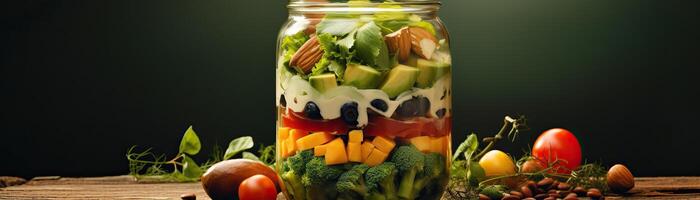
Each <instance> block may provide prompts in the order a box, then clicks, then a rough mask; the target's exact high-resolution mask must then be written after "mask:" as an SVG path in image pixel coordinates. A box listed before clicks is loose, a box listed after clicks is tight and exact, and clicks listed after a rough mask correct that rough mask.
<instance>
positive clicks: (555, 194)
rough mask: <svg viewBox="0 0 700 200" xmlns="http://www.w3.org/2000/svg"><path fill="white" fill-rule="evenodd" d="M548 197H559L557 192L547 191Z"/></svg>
mask: <svg viewBox="0 0 700 200" xmlns="http://www.w3.org/2000/svg"><path fill="white" fill-rule="evenodd" d="M549 197H554V198H555V199H556V198H559V197H560V196H559V194H557V193H549Z"/></svg>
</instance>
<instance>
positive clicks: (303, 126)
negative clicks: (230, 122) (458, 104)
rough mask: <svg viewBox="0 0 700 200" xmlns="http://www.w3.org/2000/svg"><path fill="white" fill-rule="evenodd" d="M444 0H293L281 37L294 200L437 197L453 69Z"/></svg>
mask: <svg viewBox="0 0 700 200" xmlns="http://www.w3.org/2000/svg"><path fill="white" fill-rule="evenodd" d="M439 6H440V2H439V1H438V0H404V1H398V0H396V1H376V0H375V1H368V0H365V1H360V0H351V1H347V0H346V1H338V0H335V1H333V0H331V1H330V2H328V1H324V0H314V1H309V0H306V1H303V0H290V3H289V6H288V7H289V20H288V21H287V22H286V24H285V25H284V26H283V27H282V30H281V31H280V34H279V38H278V45H277V47H278V49H277V68H276V71H275V73H276V74H275V76H276V79H277V81H276V102H277V108H278V111H277V135H276V137H277V172H278V173H279V175H280V177H281V178H282V180H283V182H284V184H283V185H284V189H283V192H284V194H285V195H286V196H287V198H288V199H293V200H299V199H309V200H311V199H439V198H440V197H441V196H442V193H443V190H444V188H445V186H446V184H447V182H448V180H449V167H450V157H451V156H450V150H451V132H452V131H451V127H452V97H451V88H452V84H451V83H452V73H451V71H452V70H451V68H452V65H451V57H450V51H449V41H448V40H449V37H448V34H447V30H446V29H445V27H444V26H443V24H442V22H441V21H440V19H439V18H438V17H437V13H436V12H437V10H438V8H439Z"/></svg>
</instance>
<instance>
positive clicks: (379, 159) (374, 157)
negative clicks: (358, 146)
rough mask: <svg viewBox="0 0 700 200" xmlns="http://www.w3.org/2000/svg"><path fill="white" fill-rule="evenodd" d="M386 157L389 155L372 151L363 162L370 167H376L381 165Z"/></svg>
mask: <svg viewBox="0 0 700 200" xmlns="http://www.w3.org/2000/svg"><path fill="white" fill-rule="evenodd" d="M388 156H389V155H388V154H387V153H384V152H383V151H381V150H379V149H374V150H372V153H370V154H369V157H367V160H365V164H366V165H367V166H370V167H374V166H377V165H379V164H382V163H383V162H384V160H386V158H387V157H388Z"/></svg>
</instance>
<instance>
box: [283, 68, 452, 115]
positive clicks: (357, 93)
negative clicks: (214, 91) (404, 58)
mask: <svg viewBox="0 0 700 200" xmlns="http://www.w3.org/2000/svg"><path fill="white" fill-rule="evenodd" d="M277 76H278V77H277V80H276V81H277V82H276V85H277V86H276V87H277V89H276V102H277V106H280V101H279V100H280V98H281V96H282V95H284V98H285V101H286V103H287V108H289V110H291V111H293V112H303V111H304V107H305V106H306V104H307V103H308V102H314V103H316V105H317V106H318V108H319V110H320V111H321V116H322V117H323V119H336V118H339V117H341V112H340V109H341V107H342V106H343V104H345V103H348V102H356V103H357V109H358V110H357V111H358V114H359V116H358V118H357V122H358V127H364V126H366V125H367V121H368V120H367V119H368V116H367V109H372V110H373V111H375V112H377V113H379V114H380V115H382V116H384V117H387V118H388V117H391V116H392V115H393V114H394V112H395V111H396V109H397V108H398V107H399V105H401V104H402V103H403V102H405V101H408V100H410V99H412V98H413V97H421V96H422V97H426V98H427V99H428V100H429V101H430V109H429V111H428V116H430V117H437V116H436V112H437V111H438V110H440V109H443V108H444V109H445V110H446V112H445V115H446V116H447V115H449V112H451V110H452V109H451V107H450V106H451V105H452V104H451V102H450V101H451V99H452V98H451V97H449V96H450V95H451V91H449V90H450V86H451V84H452V82H451V81H452V79H451V75H450V74H447V75H446V76H443V77H441V78H440V79H439V80H437V81H436V82H435V84H434V85H433V86H432V87H430V88H425V89H421V88H412V89H410V90H407V91H405V92H403V93H401V94H400V95H399V96H397V97H396V99H394V100H392V99H390V98H389V96H388V95H387V94H386V93H384V91H382V90H379V89H357V88H355V87H352V86H338V87H336V88H333V89H331V90H328V91H326V92H324V93H321V92H319V91H318V90H316V89H315V88H313V87H312V86H311V84H309V82H308V81H306V80H304V79H303V78H301V77H300V76H298V75H292V74H291V73H289V72H287V71H286V70H285V69H284V67H278V68H277ZM375 99H381V100H383V101H384V102H386V103H387V107H388V109H387V110H386V111H381V110H379V109H377V108H374V107H373V106H372V105H370V102H371V101H372V100H375Z"/></svg>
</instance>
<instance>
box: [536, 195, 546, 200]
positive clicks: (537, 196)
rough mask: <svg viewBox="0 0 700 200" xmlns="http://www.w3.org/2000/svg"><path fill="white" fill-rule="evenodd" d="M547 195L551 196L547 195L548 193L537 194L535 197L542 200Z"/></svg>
mask: <svg viewBox="0 0 700 200" xmlns="http://www.w3.org/2000/svg"><path fill="white" fill-rule="evenodd" d="M547 197H549V195H547V194H538V195H535V199H537V200H542V199H544V198H547Z"/></svg>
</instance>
